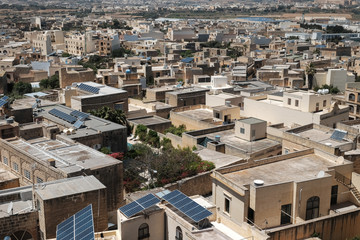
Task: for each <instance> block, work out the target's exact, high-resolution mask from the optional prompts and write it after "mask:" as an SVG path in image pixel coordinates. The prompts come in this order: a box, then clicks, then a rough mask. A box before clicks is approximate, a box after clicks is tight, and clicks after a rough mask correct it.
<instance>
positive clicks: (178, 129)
mask: <svg viewBox="0 0 360 240" xmlns="http://www.w3.org/2000/svg"><path fill="white" fill-rule="evenodd" d="M184 132H186V126H185V125H184V124H181V125H180V126H179V127H175V126H171V127H169V128H168V129H165V131H164V133H165V134H166V133H172V134H175V135H177V136H179V137H181V136H182V134H183V133H184Z"/></svg>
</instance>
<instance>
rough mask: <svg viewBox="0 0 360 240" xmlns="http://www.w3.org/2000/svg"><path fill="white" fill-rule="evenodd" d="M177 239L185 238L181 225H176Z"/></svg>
mask: <svg viewBox="0 0 360 240" xmlns="http://www.w3.org/2000/svg"><path fill="white" fill-rule="evenodd" d="M175 239H176V240H183V235H182V230H181V228H180V227H176V236H175Z"/></svg>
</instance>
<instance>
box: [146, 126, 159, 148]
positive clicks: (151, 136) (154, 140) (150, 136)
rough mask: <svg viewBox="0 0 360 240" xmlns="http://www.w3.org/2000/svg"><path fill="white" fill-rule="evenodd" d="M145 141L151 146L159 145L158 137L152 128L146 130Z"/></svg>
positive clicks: (157, 146)
mask: <svg viewBox="0 0 360 240" xmlns="http://www.w3.org/2000/svg"><path fill="white" fill-rule="evenodd" d="M145 141H146V142H147V143H148V144H150V145H151V146H153V147H156V148H159V147H160V138H159V136H158V134H157V132H155V131H154V130H149V131H148V133H147V136H146V139H145Z"/></svg>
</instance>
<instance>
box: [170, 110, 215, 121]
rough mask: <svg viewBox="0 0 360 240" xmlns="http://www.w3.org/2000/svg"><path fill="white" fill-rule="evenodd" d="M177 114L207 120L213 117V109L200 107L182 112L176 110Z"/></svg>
mask: <svg viewBox="0 0 360 240" xmlns="http://www.w3.org/2000/svg"><path fill="white" fill-rule="evenodd" d="M176 114H179V115H182V116H185V117H188V118H191V119H196V120H206V119H213V118H214V116H213V111H212V110H211V109H207V108H199V109H194V110H187V111H182V112H176Z"/></svg>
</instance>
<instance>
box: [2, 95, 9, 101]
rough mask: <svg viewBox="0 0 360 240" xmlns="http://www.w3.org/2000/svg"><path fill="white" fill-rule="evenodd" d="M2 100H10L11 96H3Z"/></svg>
mask: <svg viewBox="0 0 360 240" xmlns="http://www.w3.org/2000/svg"><path fill="white" fill-rule="evenodd" d="M1 100H4V101H7V100H9V97H8V96H3V97H2V98H1Z"/></svg>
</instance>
